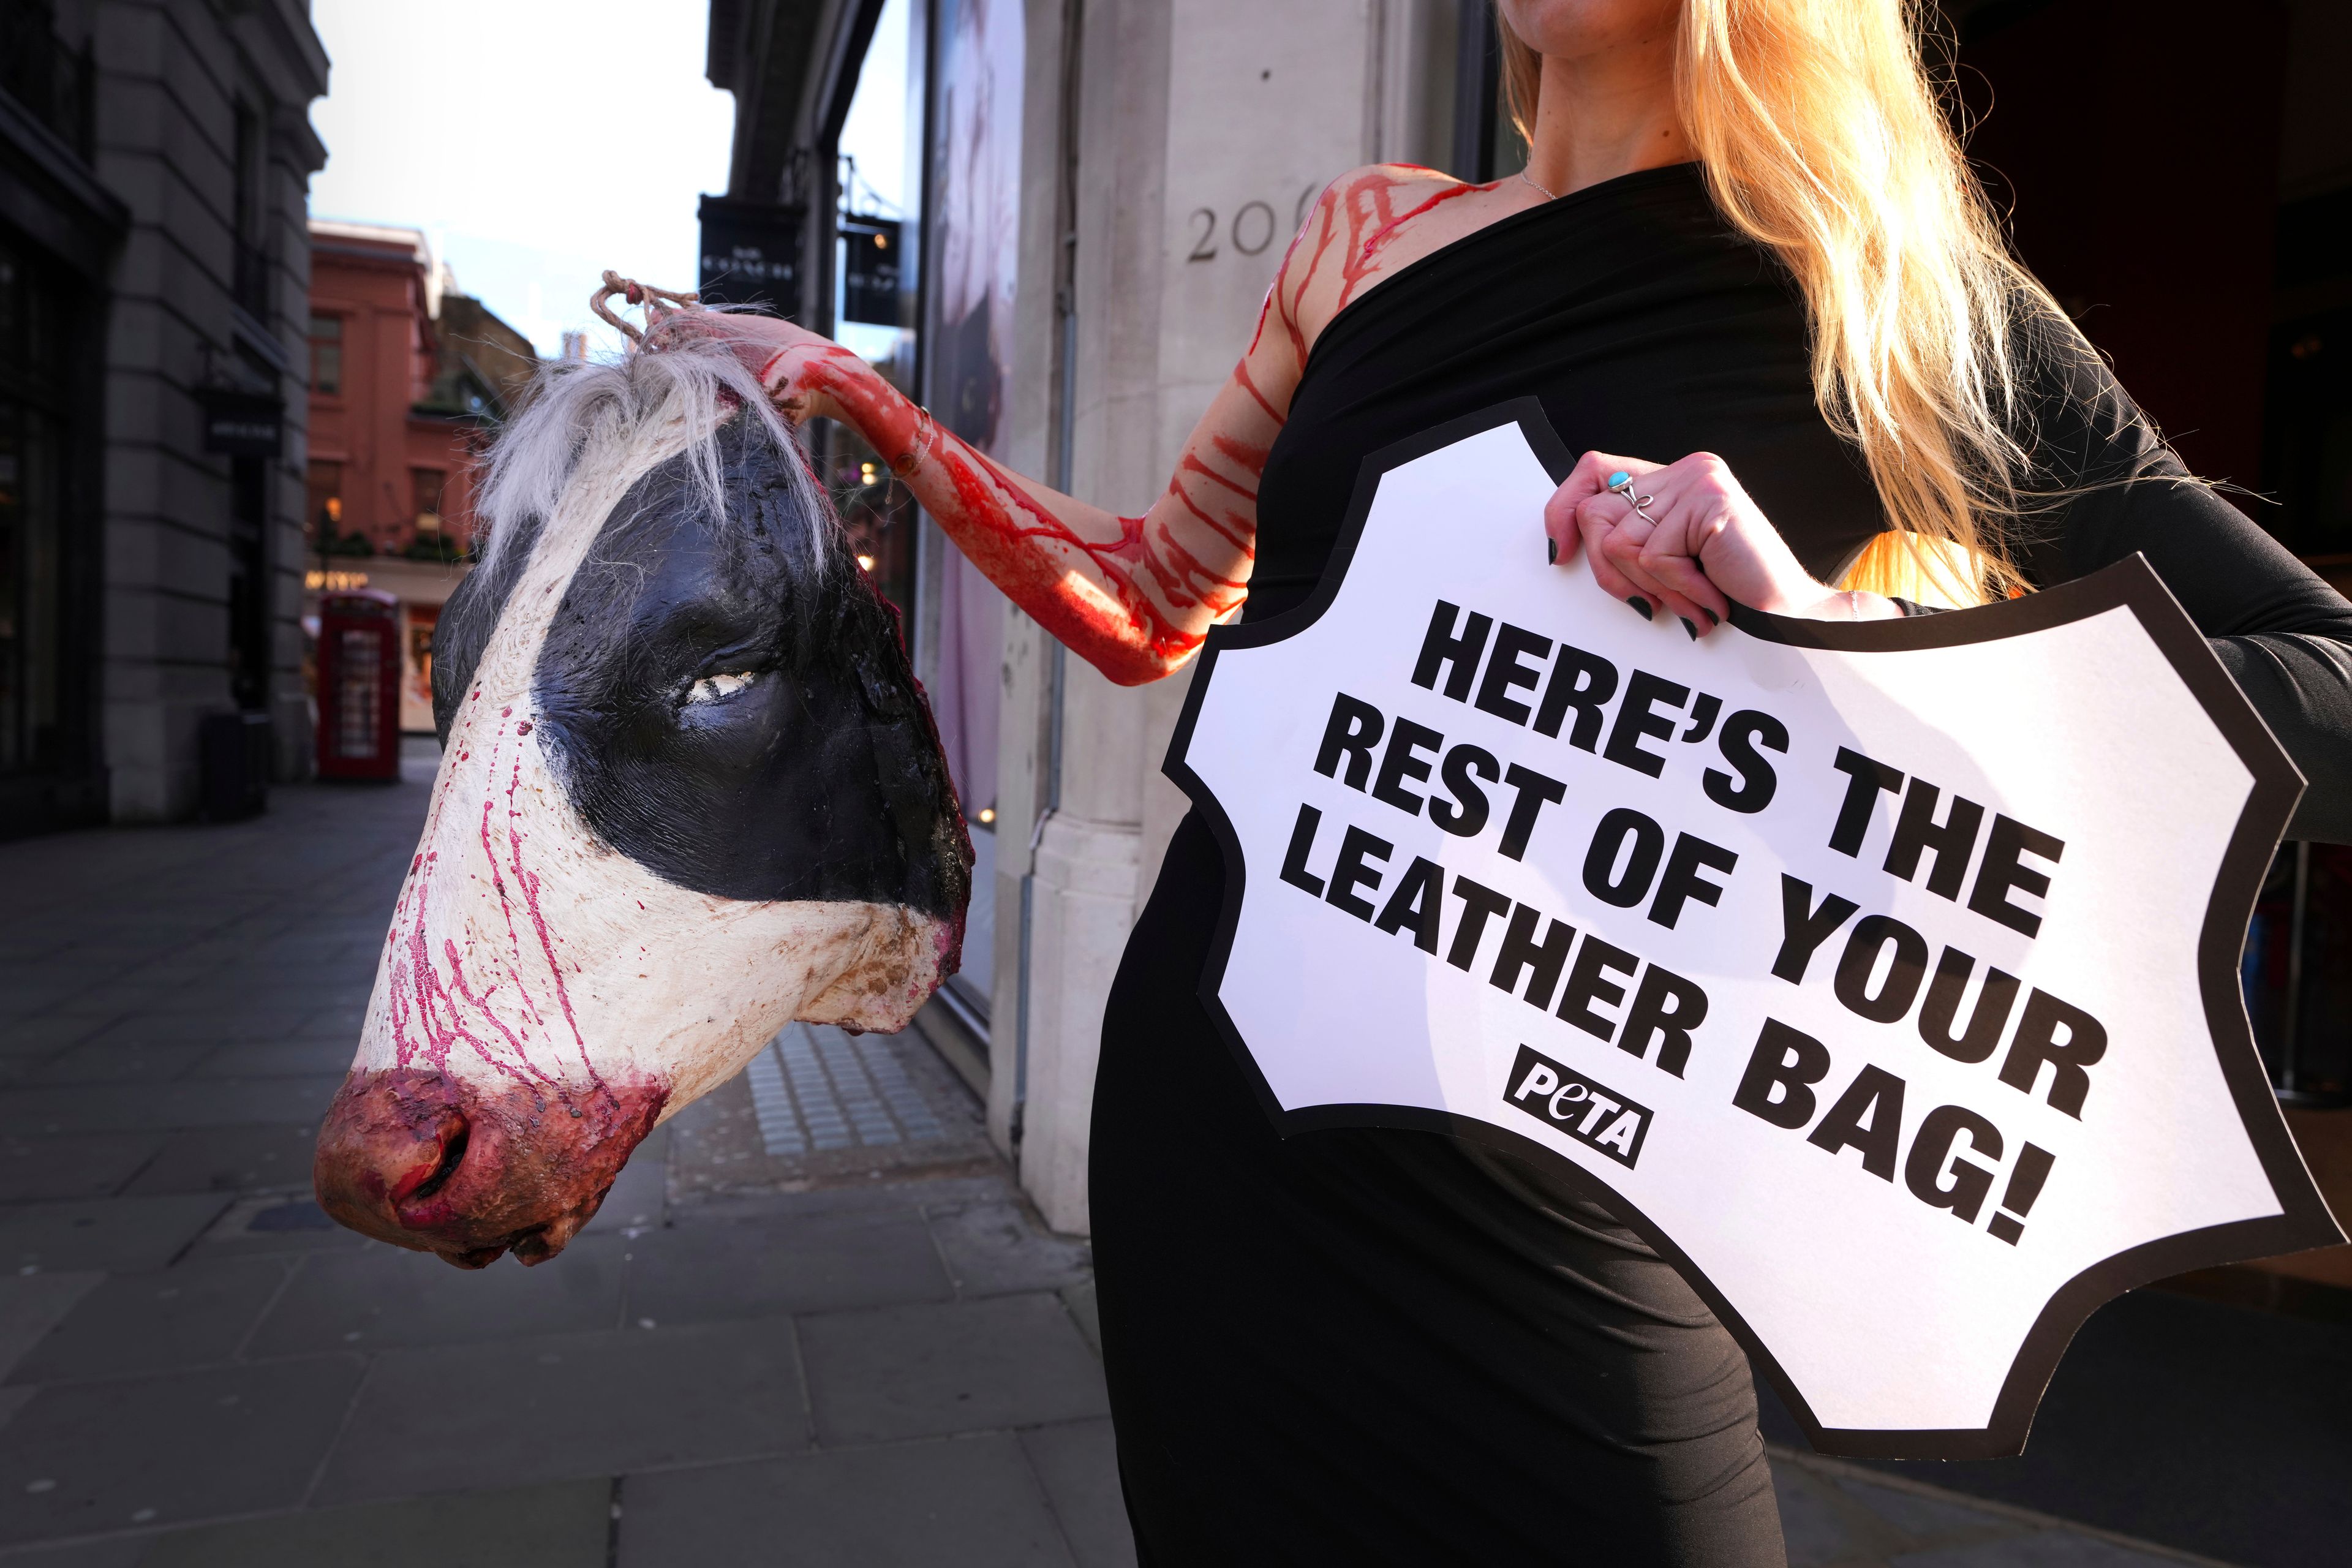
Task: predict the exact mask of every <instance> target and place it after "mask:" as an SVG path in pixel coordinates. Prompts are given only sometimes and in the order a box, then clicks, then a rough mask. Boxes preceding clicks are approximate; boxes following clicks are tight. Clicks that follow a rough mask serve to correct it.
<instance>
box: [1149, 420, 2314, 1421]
mask: <svg viewBox="0 0 2352 1568" xmlns="http://www.w3.org/2000/svg"><path fill="white" fill-rule="evenodd" d="M1570 460H1571V456H1570V453H1569V452H1568V451H1567V450H1566V448H1565V447H1562V445H1561V443H1560V441H1559V437H1557V436H1555V435H1554V434H1553V432H1552V431H1551V429H1550V427H1549V426H1548V425H1546V424H1545V423H1544V420H1543V416H1542V415H1541V413H1540V411H1539V410H1538V407H1537V405H1535V404H1534V402H1533V401H1532V400H1527V401H1524V402H1522V403H1519V404H1514V405H1506V406H1505V407H1503V408H1501V409H1497V410H1494V411H1490V412H1489V413H1487V414H1485V415H1481V416H1475V417H1473V418H1471V419H1468V420H1465V421H1461V422H1458V423H1456V424H1454V425H1452V426H1446V427H1444V428H1443V429H1441V430H1438V431H1434V432H1432V433H1431V434H1430V435H1428V436H1426V437H1423V438H1421V439H1419V440H1416V441H1413V442H1410V443H1407V444H1405V446H1404V447H1400V448H1393V449H1391V450H1390V451H1388V452H1385V453H1383V454H1381V455H1380V456H1379V457H1378V458H1374V459H1373V460H1372V461H1370V463H1368V464H1367V469H1368V473H1367V477H1366V479H1365V481H1364V483H1363V484H1362V485H1360V487H1359V491H1358V496H1357V502H1356V508H1355V511H1354V513H1353V515H1352V517H1351V520H1350V523H1349V528H1348V530H1347V531H1345V533H1344V534H1343V536H1342V538H1341V540H1340V542H1339V550H1338V552H1337V553H1336V554H1335V556H1334V559H1333V568H1332V571H1331V573H1330V574H1329V576H1328V579H1327V581H1326V583H1325V584H1324V588H1323V590H1322V592H1321V593H1320V594H1319V595H1318V597H1317V598H1316V600H1315V601H1314V602H1313V603H1312V604H1311V605H1307V607H1305V608H1303V609H1301V610H1299V611H1297V613H1295V614H1293V615H1289V616H1280V617H1276V618H1275V619H1272V620H1269V621H1266V622H1264V623H1261V624H1255V625H1251V626H1238V627H1224V628H1220V629H1218V630H1217V631H1215V632H1213V633H1212V634H1211V637H1210V639H1209V645H1208V649H1207V651H1206V653H1205V654H1204V655H1203V656H1202V668H1201V670H1200V673H1199V675H1198V677H1197V678H1196V679H1195V681H1194V684H1193V687H1192V695H1191V699H1190V702H1189V704H1188V707H1187V709H1186V712H1185V717H1184V721H1183V723H1182V725H1181V728H1180V729H1179V731H1178V733H1177V739H1176V743H1175V746H1174V748H1173V750H1172V752H1171V755H1170V760H1169V772H1170V773H1171V775H1172V776H1174V777H1175V778H1176V779H1177V781H1178V782H1179V783H1180V784H1182V785H1183V786H1184V787H1185V789H1186V790H1187V791H1188V792H1189V793H1190V794H1191V795H1192V798H1193V800H1194V801H1195V803H1196V804H1197V805H1199V807H1200V808H1201V809H1202V812H1203V814H1204V815H1205V816H1207V817H1208V819H1209V820H1210V822H1211V824H1212V825H1213V826H1214V828H1215V830H1216V831H1217V833H1218V835H1219V837H1221V839H1222V840H1223V845H1224V851H1225V858H1226V865H1227V873H1226V874H1227V889H1226V898H1227V905H1226V909H1225V910H1224V912H1223V920H1222V923H1221V927H1220V931H1219V936H1218V941H1217V943H1216V947H1215V950H1214V951H1215V954H1216V957H1215V958H1214V960H1213V962H1212V964H1211V966H1210V972H1209V974H1208V975H1207V977H1206V978H1205V980H1204V981H1203V991H1204V994H1205V995H1206V997H1207V1000H1208V1001H1209V1003H1210V1005H1211V1010H1212V1012H1213V1014H1216V1015H1217V1016H1219V1017H1220V1019H1221V1022H1222V1023H1223V1025H1224V1026H1225V1027H1226V1029H1227V1032H1228V1035H1229V1037H1230V1040H1231V1042H1232V1044H1233V1045H1234V1047H1236V1048H1237V1050H1238V1051H1239V1052H1240V1054H1241V1056H1242V1058H1243V1060H1244V1065H1245V1066H1246V1067H1247V1068H1250V1069H1251V1070H1252V1071H1253V1073H1254V1076H1255V1079H1256V1080H1257V1081H1258V1083H1259V1084H1260V1085H1261V1087H1262V1090H1263V1094H1262V1099H1263V1100H1264V1103H1265V1106H1266V1109H1267V1110H1268V1111H1269V1113H1271V1114H1272V1115H1273V1116H1274V1117H1275V1118H1276V1122H1277V1123H1278V1125H1280V1126H1281V1128H1282V1129H1283V1131H1285V1132H1286V1133H1296V1132H1301V1131H1309V1130H1312V1129H1316V1128H1324V1127H1338V1126H1379V1127H1406V1128H1423V1129H1433V1130H1440V1131H1449V1132H1453V1133H1455V1134H1457V1135H1460V1136H1463V1137H1467V1138H1473V1139H1476V1140H1479V1141H1481V1142H1487V1143H1491V1144H1496V1145H1498V1146H1500V1147H1504V1148H1508V1149H1512V1150H1515V1151H1517V1152H1521V1153H1527V1152H1530V1151H1533V1152H1538V1155H1539V1157H1542V1158H1545V1159H1547V1160H1548V1161H1549V1162H1553V1163H1557V1164H1558V1165H1560V1166H1564V1167H1565V1168H1567V1169H1568V1170H1569V1171H1570V1172H1572V1173H1576V1174H1577V1175H1578V1176H1580V1178H1582V1179H1583V1181H1584V1182H1586V1183H1589V1184H1590V1185H1591V1188H1592V1189H1593V1196H1594V1197H1595V1198H1596V1200H1598V1201H1600V1202H1601V1203H1603V1204H1604V1205H1606V1206H1608V1207H1610V1208H1611V1209H1612V1210H1613V1211H1614V1212H1616V1213H1617V1214H1619V1215H1622V1217H1623V1218H1624V1219H1625V1220H1626V1221H1627V1223H1629V1224H1632V1225H1633V1226H1636V1227H1637V1228H1638V1229H1640V1230H1641V1231H1642V1233H1643V1235H1644V1236H1645V1237H1648V1238H1649V1239H1650V1241H1651V1242H1652V1243H1653V1244H1654V1245H1655V1246H1656V1247H1658V1248H1659V1249H1660V1250H1661V1252H1663V1253H1664V1255H1665V1256H1666V1257H1668V1258H1672V1259H1674V1260H1675V1263H1676V1265H1677V1266H1678V1267H1679V1268H1681V1269H1682V1271H1683V1273H1684V1274H1685V1276H1686V1277H1687V1278H1688V1279H1690V1281H1691V1283H1692V1284H1693V1286H1695V1287H1696V1289H1698V1290H1699V1291H1700V1293H1701V1294H1702V1295H1704V1296H1705V1297H1706V1300H1708V1302H1709V1303H1710V1305H1712V1306H1713V1308H1714V1309H1715V1310H1716V1311H1717V1313H1718V1314H1719V1315H1720V1316H1721V1317H1722V1318H1723V1320H1724V1321H1725V1322H1727V1324H1729V1325H1730V1326H1731V1327H1732V1328H1733V1329H1734V1330H1735V1331H1737V1332H1738V1333H1739V1335H1740V1336H1741V1338H1742V1339H1743V1341H1744V1342H1745V1343H1746V1344H1747V1346H1748V1350H1749V1352H1751V1354H1753V1355H1754V1356H1755V1357H1757V1358H1758V1360H1759V1364H1760V1365H1763V1366H1764V1367H1766V1368H1767V1369H1768V1370H1769V1372H1770V1373H1772V1375H1773V1376H1774V1377H1775V1378H1776V1380H1777V1382H1778V1384H1779V1386H1780V1390H1781V1392H1782V1394H1783V1395H1784V1396H1785V1397H1786V1398H1787V1400H1788V1402H1789V1405H1790V1408H1791V1409H1792V1410H1793V1411H1795V1412H1796V1413H1797V1415H1798V1416H1799V1418H1800V1419H1801V1420H1802V1421H1803V1422H1804V1423H1805V1424H1806V1426H1807V1428H1808V1430H1809V1432H1810V1434H1811V1437H1812V1440H1813V1442H1814V1444H1815V1445H1816V1446H1817V1447H1821V1448H1822V1449H1824V1450H1827V1451H1831V1452H1837V1453H1846V1454H1859V1455H1878V1456H1886V1457H1903V1458H1975V1457H1983V1456H1990V1455H1997V1454H2006V1453H2015V1452H2018V1451H2020V1450H2021V1448H2022V1447H2023V1444H2024V1439H2025V1433H2026V1429H2027V1427H2028V1426H2029V1425H2030V1424H2031V1421H2032V1414H2033V1407H2034V1405H2035V1404H2036V1403H2037V1402H2038V1401H2039V1399H2040V1397H2041V1394H2042V1388H2043V1387H2044V1386H2045V1385H2046V1384H2047V1383H2048V1380H2049V1376H2050V1373H2051V1372H2052V1370H2053V1367H2054V1366H2055V1365H2056V1363H2057V1360H2058V1356H2059V1353H2060V1352H2062V1351H2063V1349H2064V1347H2065V1344H2066V1342H2067V1341H2068V1340H2069V1339H2071V1338H2072V1337H2073V1335H2074V1330H2075V1329H2076V1327H2078V1326H2079V1325H2080V1324H2081V1322H2082V1321H2083V1320H2084V1318H2085V1317H2087V1316H2088V1315H2089V1314H2090V1312H2091V1311H2092V1310H2094V1309H2095V1308H2096V1307H2097V1306H2098V1305H2099V1304H2100V1303H2102V1302H2103V1301H2105V1300H2108V1299H2109V1298H2110V1297H2112V1296H2114V1295H2116V1294H2118V1293H2120V1292H2121V1291H2124V1290H2126V1289H2130V1288H2132V1287H2134V1286H2136V1285H2139V1284H2143V1283H2145V1282H2147V1281H2148V1280H2150V1279H2158V1278H2161V1277H2163V1276H2166V1275H2169V1274H2173V1273H2176V1272H2179V1271H2181V1270H2183V1269H2188V1268H2200V1267H2203V1266H2207V1265H2210V1264H2218V1263H2222V1262H2228V1261H2231V1260H2235V1259H2240V1258H2250V1257H2259V1256H2263V1255H2265V1254H2270V1253H2275V1252H2282V1251H2292V1250H2294V1249H2296V1248H2300V1247H2314V1246H2320V1245H2324V1244H2327V1243H2331V1242H2335V1241H2337V1240H2340V1239H2342V1236H2341V1233H2340V1232H2339V1231H2338V1230H2337V1228H2336V1225H2335V1222H2334V1221H2333V1220H2332V1219H2331V1218H2330V1217H2329V1215H2328V1213H2327V1209H2326V1205H2325V1204H2324V1203H2323V1202H2322V1200H2321V1199H2320V1197H2319V1194H2317V1192H2316V1191H2315V1189H2314V1188H2313V1186H2312V1184H2311V1180H2310V1177H2309V1175H2308V1173H2306V1172H2305V1169H2304V1166H2303V1163H2302V1161H2301V1159H2300V1157H2299V1156H2298V1155H2297V1153H2296V1152H2295V1149H2294V1144H2293V1142H2291V1140H2290V1139H2289V1137H2288V1134H2287V1131H2286V1128H2285V1125H2284V1121H2282V1119H2281V1117H2280V1115H2279V1112H2278V1109H2277V1105H2276V1102H2275V1100H2273V1096H2272V1094H2271V1091H2270V1088H2269V1085H2268V1083H2267V1081H2266V1079H2265V1078H2264V1075H2263V1068H2262V1065H2261V1062H2260V1060H2259V1058H2257V1056H2256V1055H2255V1052H2254V1049H2253V1045H2252V1038H2251V1037H2250V1036H2249V1034H2248V1031H2247V1026H2246V1018H2245V1010H2244V1006H2243V1004H2242V999H2241V994H2240V992H2239V989H2238V985H2239V981H2238V961H2239V955H2240V952H2241V946H2242V938H2243V935H2244V931H2245V926H2246V921H2247V916H2248V913H2249V911H2250V910H2251V909H2252V903H2253V898H2254V893H2255V890H2256V888H2257V886H2258V884H2259V882H2260V880H2261V879H2262V876H2263V870H2264V868H2265V867H2266V866H2267V864H2268V863H2269V859H2270V857H2271V855H2272V853H2273V849H2274V847H2275V846H2276V844H2277V842H2278V838H2279V834H2280V832H2281V830H2282V828H2283V827H2284V825H2285V822H2286V819H2287V816H2288V813H2289V811H2290V810H2291V808H2292V807H2293V805H2294V800H2295V798H2296V796H2297V795H2299V794H2300V792H2301V787H2302V786H2301V781H2300V778H2299V777H2298V775H2297V773H2296V772H2295V770H2294V766H2293V764H2292V763H2289V762H2288V761H2287V759H2286V757H2285V755H2284V753H2283V752H2281V751H2280V750H2279V748H2278V746H2277V744H2276V743H2275V742H2273V740H2272V739H2271V737H2270V734H2269V732H2268V731H2267V730H2266V729H2265V728H2264V727H2263V724H2262V722H2261V721H2260V720H2259V719H2258V718H2257V717H2256V716H2255V715H2254V713H2253V711H2252V709H2251V708H2249V707H2248V706H2247V705H2246V703H2245V701H2244V700H2243V699H2242V697H2240V696H2239V694H2238V692H2237V690H2236V689H2235V688H2234V687H2233V686H2232V685H2231V682H2230V679H2229V678H2228V676H2227V674H2226V673H2225V672H2224V671H2223V669H2222V668H2221V665H2220V663H2219V662H2218V661H2216V660H2215V659H2214V658H2213V656H2212V654H2211V653H2210V650H2209V649H2208V648H2207V647H2206V646H2205V644H2204V641H2203V639H2202V638H2201V637H2200V636H2199V635H2198V633H2197V631H2196V629H2195V628H2194V626H2192V625H2191V624H2190V623H2189V619H2188V617H2187V616H2185V615H2184V614H2183V613H2182V612H2181V610H2180V608H2179V605H2177V604H2176V603H2175V602H2174V601H2173V599H2172V598H2171V596H2170V595H2168V593H2167V592H2166V590H2165V589H2164V587H2163V586H2162V584H2159V583H2158V580H2157V578H2156V576H2155V574H2153V573H2152V572H2151V571H2150V570H2149V569H2148V568H2147V565H2146V563H2144V562H2142V561H2140V560H2139V559H2137V557H2135V558H2134V559H2132V560H2131V561H2128V562H2126V563H2122V564H2120V565H2117V566H2114V567H2111V568H2109V569H2107V570H2106V571H2104V572H2101V573H2099V574H2096V575H2095V576H2092V577H2089V578H2085V579H2084V580H2081V581H2079V582H2076V583H2073V584H2064V585H2063V586H2060V587H2057V588H2053V589H2051V590H2048V591H2046V592H2043V593H2041V594H2037V595H2032V596H2029V597H2026V598H2022V599H2018V600H2012V601H2011V602H2009V603H2006V604H2001V605H1993V606H1990V607H1988V608H1984V609H1979V610H1972V611H1968V612H1965V613H1958V614H1951V615H1943V616H1923V617H1917V618H1913V619H1906V620H1895V621H1880V622H1871V623H1866V624H1859V625H1853V624H1846V625H1828V624H1822V623H1817V622H1805V621H1789V620H1783V619H1780V618H1777V617H1771V616H1748V614H1747V613H1745V612H1742V613H1741V614H1740V615H1739V616H1737V617H1736V618H1735V619H1736V624H1735V625H1734V626H1728V627H1726V628H1725V629H1724V630H1722V631H1720V632H1717V633H1715V634H1713V635H1710V636H1708V637H1705V638H1702V639H1699V640H1696V641H1693V640H1691V639H1689V638H1688V637H1686V636H1685V633H1684V631H1683V629H1682V627H1681V626H1679V625H1677V624H1675V622H1674V621H1673V620H1672V619H1671V618H1670V617H1663V616H1662V617H1660V624H1655V625H1653V624H1650V623H1648V622H1645V621H1644V620H1643V619H1642V618H1641V617H1639V616H1636V615H1635V614H1634V613H1633V611H1632V610H1631V609H1629V608H1628V607H1627V606H1626V605H1623V604H1621V603H1619V602H1617V601H1616V600H1614V599H1612V598H1610V597H1609V596H1607V595H1604V594H1603V593H1602V592H1601V589H1600V587H1599V586H1598V585H1597V584H1595V583H1594V581H1593V579H1592V576H1591V573H1590V572H1588V571H1587V570H1585V569H1584V568H1583V567H1582V566H1581V565H1580V564H1579V565H1576V566H1574V567H1572V568H1570V569H1567V570H1559V569H1553V568H1549V567H1548V566H1547V565H1546V564H1545V561H1544V542H1543V535H1542V531H1541V521H1540V520H1541V516H1542V509H1543V504H1544V502H1545V500H1547V499H1548V498H1549V495H1550V494H1551V492H1552V490H1553V489H1554V488H1555V486H1556V484H1557V482H1558V477H1559V476H1562V475H1564V474H1565V473H1566V472H1567V469H1568V468H1569V465H1570Z"/></svg>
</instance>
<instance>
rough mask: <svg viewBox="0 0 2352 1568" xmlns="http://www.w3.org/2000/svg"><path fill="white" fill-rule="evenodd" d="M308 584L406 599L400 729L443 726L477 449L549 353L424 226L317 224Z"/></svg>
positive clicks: (314, 590)
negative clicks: (477, 289)
mask: <svg viewBox="0 0 2352 1568" xmlns="http://www.w3.org/2000/svg"><path fill="white" fill-rule="evenodd" d="M310 251H311V275H310V322H309V331H310V364H309V369H310V461H309V467H308V473H307V481H308V503H307V513H306V515H307V516H308V518H309V520H310V552H311V555H310V565H309V569H308V572H307V574H306V587H307V588H308V589H309V591H310V594H311V595H316V594H318V593H319V592H320V591H322V590H324V589H328V588H347V587H370V588H376V589H381V590H383V592H385V593H389V594H391V595H393V596H394V598H396V599H398V600H399V601H400V602H401V618H402V627H401V647H402V675H403V679H402V690H401V727H402V728H403V729H405V730H417V731H422V730H430V729H431V728H432V727H433V698H432V668H433V666H432V642H433V626H434V623H435V622H436V620H437V619H438V618H439V617H440V613H441V605H443V604H444V603H446V601H447V599H448V597H449V593H450V590H452V589H453V588H455V587H456V586H457V584H458V582H459V581H460V580H462V579H463V577H464V576H465V573H466V565H465V556H466V554H467V552H468V551H469V550H470V549H471V548H472V544H473V535H472V525H471V518H472V515H473V509H472V504H471V503H472V494H473V482H474V467H475V461H476V459H477V458H478V456H479V455H480V451H481V447H482V445H483V443H484V441H485V439H486V438H487V436H488V426H489V422H490V421H491V420H492V419H494V418H495V417H496V416H498V414H499V412H500V411H501V410H502V409H503V408H504V407H505V406H506V405H508V404H509V401H510V400H511V399H512V398H513V397H515V396H517V395H520V392H521V391H522V389H523V387H524V386H525V385H526V384H528V382H529V380H530V374H531V373H532V371H533V370H534V369H535V367H536V366H537V364H538V361H537V359H536V358H535V357H533V355H532V353H531V350H530V342H529V341H528V340H527V339H525V338H524V337H523V336H522V334H520V332H517V331H514V329H512V328H511V327H509V326H508V325H507V324H506V323H505V322H504V321H499V318H498V317H496V316H495V315H492V314H491V313H490V312H489V311H488V310H487V309H485V308H484V307H483V306H482V304H481V302H480V301H479V300H471V299H468V298H467V297H466V296H464V295H462V294H459V293H457V291H456V289H454V287H452V285H451V279H450V276H449V272H448V269H447V268H446V267H444V266H442V265H440V264H439V263H438V262H437V261H436V259H435V258H434V256H433V253H432V249H431V247H429V246H428V245H427V244H426V243H425V237H424V236H423V235H422V234H420V233H418V232H417V231H416V230H415V229H406V228H385V227H380V226H372V225H364V224H352V223H331V222H326V221H322V220H314V221H313V222H312V223H311V225H310Z"/></svg>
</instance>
